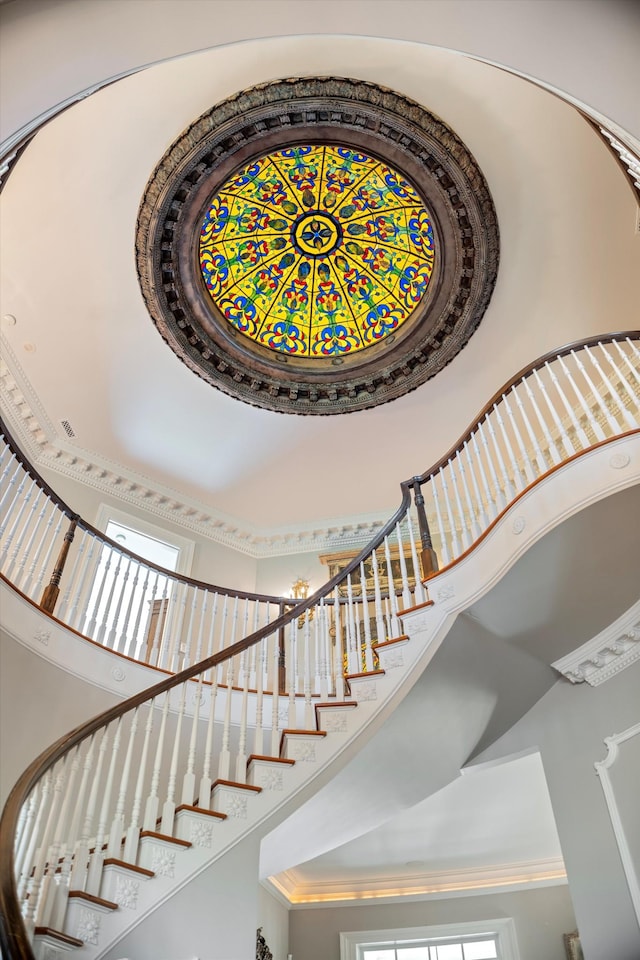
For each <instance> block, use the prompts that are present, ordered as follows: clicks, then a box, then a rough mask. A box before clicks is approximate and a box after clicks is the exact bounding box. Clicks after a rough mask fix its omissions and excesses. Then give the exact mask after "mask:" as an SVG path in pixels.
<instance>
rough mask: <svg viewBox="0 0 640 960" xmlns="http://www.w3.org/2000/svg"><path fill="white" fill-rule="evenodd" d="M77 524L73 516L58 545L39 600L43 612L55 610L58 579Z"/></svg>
mask: <svg viewBox="0 0 640 960" xmlns="http://www.w3.org/2000/svg"><path fill="white" fill-rule="evenodd" d="M77 525H78V518H77V517H73V519H72V520H71V523H70V524H69V529H68V530H67V532H66V533H65V535H64V541H63V543H62V546H61V547H60V553H59V554H58V559H57V560H56V565H55V567H54V569H53V573H52V574H51V580H50V581H49V586H48V587H45V588H44V592H43V594H42V600H41V601H40V608H41V610H44V611H45V613H53V611H54V610H55V606H56V602H57V600H58V594H59V593H60V580H61V578H62V574H63V572H64V565H65V563H66V562H67V555H68V553H69V547H70V546H71V544H72V543H73V537H74V535H75V532H76V527H77Z"/></svg>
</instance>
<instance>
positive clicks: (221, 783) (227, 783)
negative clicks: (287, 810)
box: [211, 780, 262, 793]
mask: <svg viewBox="0 0 640 960" xmlns="http://www.w3.org/2000/svg"><path fill="white" fill-rule="evenodd" d="M216 787H233V788H234V789H235V790H249V791H251V792H252V793H260V792H261V791H262V787H254V786H253V785H252V784H250V783H236V782H235V781H234V780H216V782H215V783H214V784H213V785H212V787H211V789H212V790H215V788H216Z"/></svg>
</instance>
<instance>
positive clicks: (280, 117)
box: [136, 78, 499, 414]
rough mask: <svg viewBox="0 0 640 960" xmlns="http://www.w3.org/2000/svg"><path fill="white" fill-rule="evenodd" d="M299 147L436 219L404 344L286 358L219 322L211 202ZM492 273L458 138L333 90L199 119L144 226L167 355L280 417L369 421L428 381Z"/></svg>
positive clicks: (311, 82) (422, 118) (177, 149)
mask: <svg viewBox="0 0 640 960" xmlns="http://www.w3.org/2000/svg"><path fill="white" fill-rule="evenodd" d="M301 144H318V145H322V144H330V145H332V146H333V145H343V146H344V147H346V148H352V149H354V148H355V149H357V150H360V151H362V152H364V153H366V154H367V155H369V156H371V157H374V158H376V159H378V160H380V161H381V162H383V163H386V164H388V165H389V166H390V167H391V168H392V169H394V170H397V171H399V172H400V173H401V174H402V176H404V177H406V178H407V180H408V181H409V183H410V184H411V185H412V186H413V187H414V188H415V190H416V191H417V193H418V194H419V196H420V197H421V199H422V200H423V202H424V205H425V207H426V209H427V210H428V211H429V215H430V217H431V219H432V223H433V231H434V234H435V238H436V260H435V267H434V271H433V275H432V276H431V279H430V282H429V284H428V286H427V289H426V292H425V293H424V296H422V298H421V300H420V302H419V303H418V305H417V307H416V308H415V310H414V311H413V313H412V314H411V316H410V317H409V319H408V320H407V322H406V323H404V324H403V325H402V327H401V328H400V329H399V330H398V332H397V334H395V333H394V335H392V336H389V337H387V338H386V339H384V340H383V341H382V342H380V343H378V344H375V345H373V346H370V347H367V348H366V349H364V350H359V351H358V352H357V353H356V354H355V355H354V356H344V357H343V356H338V357H332V358H323V359H317V358H303V357H296V356H288V355H286V354H283V353H274V352H273V351H272V350H268V349H267V348H265V347H262V346H260V345H259V344H257V343H254V342H252V341H251V340H249V339H248V338H247V337H245V336H243V335H242V334H241V333H239V332H238V330H237V329H236V328H235V327H233V326H232V325H231V324H230V323H228V322H227V321H226V320H225V319H224V317H223V316H222V314H221V312H220V311H219V310H218V308H217V307H216V305H215V304H214V302H213V300H212V297H211V296H210V294H209V291H208V290H207V287H206V285H205V282H204V279H203V276H202V273H201V270H200V263H199V255H198V248H199V237H200V229H201V224H202V220H203V216H204V214H205V211H206V209H207V206H208V204H209V203H210V201H211V198H212V197H213V196H214V195H215V194H216V193H217V191H218V190H219V189H220V188H221V187H222V186H223V185H224V184H225V183H226V182H227V181H228V179H229V178H230V177H231V176H232V175H233V174H234V173H235V172H236V171H238V170H239V169H241V168H242V167H243V166H245V165H246V164H248V163H249V162H251V161H252V160H254V159H256V158H259V157H261V156H264V155H265V154H267V153H269V152H270V151H275V150H279V149H283V148H285V147H290V146H296V145H301ZM498 261H499V232H498V223H497V218H496V213H495V209H494V205H493V201H492V199H491V195H490V192H489V188H488V186H487V184H486V181H485V179H484V177H483V175H482V172H481V171H480V169H479V167H478V165H477V163H476V161H475V160H474V158H473V156H472V155H471V154H470V152H469V151H468V150H467V148H466V147H465V146H464V144H463V143H462V142H461V141H460V139H459V138H458V137H457V136H456V135H455V134H454V133H453V131H451V130H450V129H449V127H447V126H446V124H444V123H443V122H442V121H441V120H439V119H438V118H437V117H435V116H433V115H432V114H430V113H429V112H428V111H426V110H425V109H424V108H423V107H421V106H420V105H419V104H417V103H415V102H413V101H411V100H408V99H406V98H405V97H402V96H400V95H399V94H397V93H394V92H393V91H390V90H386V89H383V88H381V87H378V86H376V85H375V84H371V83H365V82H362V81H356V80H349V79H339V78H313V79H291V80H280V81H274V82H272V83H268V84H265V85H262V86H259V87H253V88H251V89H250V90H246V91H243V92H241V93H239V94H237V95H236V96H234V97H232V98H230V99H228V100H226V101H224V102H222V103H220V104H217V105H216V106H214V107H213V108H212V109H211V110H210V111H208V112H207V113H205V114H203V115H202V116H201V117H200V118H199V119H198V120H196V121H195V122H194V123H193V124H192V125H191V126H190V127H189V128H188V129H187V130H186V131H185V132H184V133H183V134H182V135H181V136H180V137H179V138H178V139H177V140H176V141H175V142H174V143H173V144H172V145H171V147H170V148H169V149H168V150H167V152H166V153H165V155H164V157H163V158H162V159H161V161H160V163H159V164H158V166H157V167H156V169H155V171H154V173H153V175H152V177H151V179H150V180H149V183H148V184H147V187H146V190H145V193H144V196H143V199H142V202H141V205H140V210H139V214H138V221H137V228H136V264H137V270H138V276H139V281H140V286H141V290H142V293H143V296H144V299H145V302H146V305H147V308H148V310H149V313H150V315H151V317H152V320H153V322H154V324H155V325H156V327H157V328H158V330H159V331H160V333H161V335H162V336H163V338H164V339H165V341H166V342H167V343H168V344H169V346H170V347H171V349H172V350H173V351H174V352H175V353H176V354H177V355H178V356H179V357H180V359H181V360H183V361H184V362H185V363H186V364H187V366H188V367H189V368H190V369H191V370H193V371H194V372H195V373H197V374H198V375H199V376H200V377H202V378H203V379H204V380H206V381H207V382H208V383H210V384H211V385H212V386H215V387H217V388H218V389H220V390H222V391H224V392H225V393H227V394H229V395H231V396H233V397H236V398H237V399H240V400H243V401H245V402H248V403H250V404H253V405H255V406H259V407H263V408H265V409H267V410H272V411H276V412H280V413H297V414H337V413H350V412H353V411H357V410H363V409H366V408H369V407H373V406H376V405H378V404H380V403H384V402H387V401H389V400H393V399H395V398H397V397H399V396H402V395H403V394H405V393H407V392H409V391H410V390H414V389H415V388H416V387H418V386H420V385H421V384H422V383H424V382H425V381H426V380H428V379H429V378H430V377H433V376H434V375H435V374H436V373H438V372H439V371H440V370H442V369H443V367H444V366H446V365H447V364H448V363H449V362H450V361H451V360H452V359H453V358H454V357H455V356H456V354H457V353H458V352H459V351H460V350H461V349H462V348H463V347H464V346H465V345H466V343H467V342H468V340H469V338H470V337H471V335H472V334H473V332H474V330H475V329H476V328H477V326H478V324H479V323H480V321H481V319H482V317H483V315H484V312H485V310H486V308H487V305H488V303H489V300H490V298H491V294H492V292H493V288H494V286H495V282H496V277H497V270H498Z"/></svg>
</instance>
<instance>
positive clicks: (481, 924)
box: [340, 917, 520, 960]
mask: <svg viewBox="0 0 640 960" xmlns="http://www.w3.org/2000/svg"><path fill="white" fill-rule="evenodd" d="M483 934H484V935H492V936H494V937H495V938H496V940H497V942H498V956H499V957H500V960H520V951H519V949H518V941H517V938H516V926H515V923H514V922H513V919H512V918H511V917H502V918H500V919H497V920H474V921H470V922H468V923H444V924H438V925H437V926H429V927H401V928H398V927H396V928H394V929H391V930H356V931H351V932H349V933H341V934H340V960H362V956H363V951H362V947H368V946H374V945H380V946H381V947H382V945H383V944H384V945H385V946H387V945H388V946H389V947H401V946H403V945H404V944H408V942H411V945H415V941H416V940H424V941H425V942H426V943H427V944H428V942H429V940H436V941H437V940H441V939H444V938H450V939H451V940H453V941H455V939H456V938H463V937H470V936H476V935H478V936H480V935H483Z"/></svg>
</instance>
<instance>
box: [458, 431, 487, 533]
mask: <svg viewBox="0 0 640 960" xmlns="http://www.w3.org/2000/svg"><path fill="white" fill-rule="evenodd" d="M463 452H464V453H466V446H465V447H464V448H463V450H461V451H459V452H458V454H457V456H456V464H457V467H458V470H459V472H460V479H461V481H462V489H463V491H464V499H465V503H466V505H467V516H468V517H469V521H468V524H467V530H468V532H469V539H470V540H471V542H472V543H473V542H474V541H475V540H477V539H478V537H479V536H480V535H481V533H482V528H481V526H480V524H479V523H478V510H477V509H476V507H475V506H474V503H473V500H472V498H471V491H470V490H469V484H468V482H467V474H466V471H465V467H464V458H463Z"/></svg>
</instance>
